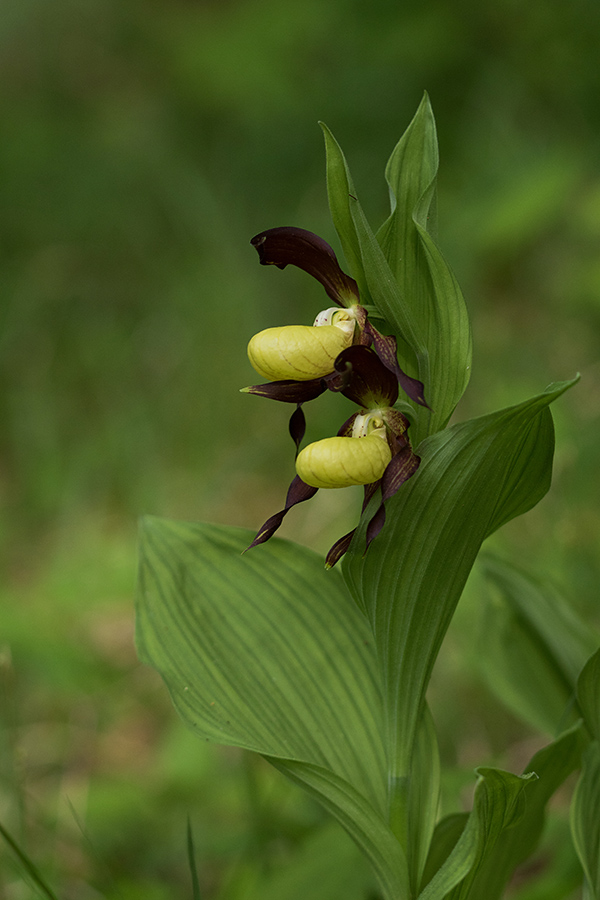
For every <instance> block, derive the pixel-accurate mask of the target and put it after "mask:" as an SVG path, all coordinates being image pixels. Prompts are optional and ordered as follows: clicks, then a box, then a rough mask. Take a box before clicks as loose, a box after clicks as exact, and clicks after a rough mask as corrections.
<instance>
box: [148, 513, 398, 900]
mask: <svg viewBox="0 0 600 900" xmlns="http://www.w3.org/2000/svg"><path fill="white" fill-rule="evenodd" d="M252 537H253V535H252V533H250V532H248V531H245V530H243V529H237V528H226V527H219V526H214V525H191V524H186V523H178V522H171V521H167V520H162V519H155V518H146V519H144V520H143V523H142V532H141V551H140V558H141V561H140V576H139V592H138V609H137V612H138V615H137V644H138V650H139V653H140V657H141V658H142V659H143V660H144V661H145V662H147V663H149V664H150V665H152V666H154V667H155V668H156V669H157V670H158V671H159V672H160V674H161V675H162V677H163V679H164V681H165V682H166V684H167V687H168V688H169V691H170V693H171V696H172V699H173V702H174V704H175V707H176V709H177V710H178V712H179V713H180V715H181V716H182V718H183V720H184V722H185V723H186V724H187V725H188V726H189V727H190V728H192V729H193V730H195V731H196V732H197V733H198V735H199V736H201V737H203V738H205V739H207V740H213V741H217V742H219V743H223V744H231V745H235V746H239V747H245V748H247V749H249V750H254V751H256V752H258V753H261V754H263V755H264V756H266V757H267V758H269V759H270V760H271V761H272V762H273V763H274V764H275V765H277V767H278V768H280V769H282V770H283V771H285V772H286V774H287V775H288V776H289V777H291V778H293V779H294V780H296V781H299V782H301V783H302V784H303V785H304V787H306V788H307V789H308V790H310V791H311V792H312V793H314V794H315V795H316V796H318V797H319V799H320V800H321V802H323V803H324V804H325V806H326V807H327V808H328V809H329V810H330V811H331V812H332V813H333V814H334V815H336V816H337V818H338V819H339V820H340V821H341V822H342V824H343V825H344V826H345V827H346V828H347V830H348V831H349V833H350V834H351V835H352V837H354V839H355V840H356V841H357V843H358V844H359V846H361V848H362V849H363V851H364V852H365V853H367V854H370V859H371V862H372V863H373V865H374V867H375V869H376V872H377V874H378V877H379V878H380V880H381V882H382V885H383V886H384V889H385V890H386V891H388V894H386V896H390V897H391V896H392V894H390V893H389V891H390V890H391V889H392V888H391V886H392V885H395V887H396V889H397V888H398V885H402V884H403V880H404V879H405V863H404V857H403V853H402V850H401V848H400V846H399V844H398V843H397V841H396V840H395V838H394V837H393V835H392V833H391V832H390V830H389V828H388V827H387V825H386V823H385V815H386V775H385V759H384V751H383V746H382V740H381V730H382V711H381V692H380V685H379V682H378V676H377V670H376V664H375V659H374V648H373V641H372V636H371V634H370V631H369V628H368V625H367V623H366V621H365V620H364V618H363V617H362V616H361V614H360V613H359V611H358V610H357V608H356V606H355V604H353V602H352V600H351V598H350V597H349V596H348V592H347V591H346V589H345V587H344V583H343V580H342V578H341V577H340V576H339V575H338V574H337V573H336V572H326V571H325V569H324V567H323V560H322V559H321V557H319V556H317V555H316V554H314V553H312V552H310V551H308V550H306V549H304V548H301V547H298V546H295V545H294V544H291V543H288V542H286V541H281V540H271V541H270V542H269V543H268V544H266V545H263V546H261V547H259V548H257V549H255V550H254V551H253V552H252V553H248V554H245V555H242V551H243V550H244V549H245V548H246V547H247V546H248V545H249V543H250V541H251V540H252ZM374 835H376V836H377V840H376V841H375V842H374V838H373V836H374Z"/></svg>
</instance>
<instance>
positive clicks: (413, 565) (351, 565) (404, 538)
mask: <svg viewBox="0 0 600 900" xmlns="http://www.w3.org/2000/svg"><path fill="white" fill-rule="evenodd" d="M570 384H572V382H568V383H564V384H560V385H555V386H554V387H552V388H549V389H548V390H547V391H546V392H544V393H542V394H539V395H537V396H536V397H533V398H532V399H531V400H527V401H525V402H524V403H521V404H519V405H517V406H513V407H510V408H508V409H505V410H500V411H499V412H496V413H493V414H491V415H488V416H483V417H481V418H479V419H473V420H471V421H469V422H465V423H463V424H459V425H455V426H453V427H452V428H449V429H446V430H445V431H442V432H438V433H437V434H435V435H433V436H432V437H431V438H429V439H428V440H427V441H425V442H424V443H423V444H422V446H421V447H420V451H419V452H420V454H421V456H422V462H421V465H420V467H419V470H418V471H417V473H416V474H415V475H414V476H413V477H412V478H411V479H410V481H408V482H407V483H406V484H404V485H403V486H402V487H401V489H400V490H399V491H398V493H397V494H396V495H395V497H393V498H392V500H391V501H389V502H388V504H386V505H387V507H388V514H387V520H386V524H385V527H384V528H383V530H382V532H381V534H380V535H379V536H378V537H377V538H376V539H375V541H373V543H372V544H371V546H370V548H369V550H368V552H367V553H366V555H364V534H365V529H366V525H365V523H364V522H363V523H362V524H361V528H360V529H359V531H358V532H357V534H356V536H355V539H354V541H353V544H352V546H351V548H350V552H349V554H348V555H347V557H346V562H345V565H344V575H345V578H346V580H347V583H348V585H349V587H350V589H351V591H352V593H353V595H354V597H355V599H356V601H357V603H358V604H359V606H360V607H361V608H362V609H364V610H365V612H366V614H367V616H368V618H369V620H370V622H371V626H372V628H373V633H374V635H375V643H376V646H377V650H378V655H379V659H380V661H381V666H382V681H383V685H384V708H385V713H386V743H387V748H388V760H389V763H388V764H389V765H390V766H391V775H392V777H393V778H394V779H395V784H396V785H397V787H398V790H399V791H401V792H403V794H404V796H403V797H402V796H401V797H399V798H398V800H397V803H396V802H395V806H396V807H397V806H400V808H401V807H402V806H404V809H405V810H408V796H409V785H408V782H407V779H408V777H409V773H410V765H411V759H412V753H413V747H414V742H415V735H416V729H417V724H418V721H419V717H420V714H421V708H422V703H423V698H424V696H425V690H426V687H427V684H428V681H429V677H430V674H431V670H432V667H433V663H434V661H435V658H436V656H437V653H438V650H439V647H440V645H441V642H442V639H443V636H444V634H445V632H446V629H447V627H448V625H449V623H450V619H451V617H452V614H453V612H454V609H455V607H456V604H457V602H458V599H459V597H460V594H461V592H462V589H463V587H464V584H465V581H466V579H467V576H468V574H469V571H470V569H471V566H472V565H473V562H474V560H475V557H476V555H477V552H478V551H479V548H480V546H481V543H482V541H483V540H484V538H485V537H486V536H487V535H488V534H490V533H491V531H493V530H494V528H495V527H496V524H497V523H498V522H502V521H505V519H506V510H507V509H510V510H511V511H514V510H518V511H519V512H523V511H525V510H526V509H527V508H529V507H530V506H532V505H533V504H534V503H535V502H537V500H538V499H539V498H540V496H541V495H542V493H543V490H546V489H547V487H548V485H549V481H550V469H551V463H552V452H551V451H552V440H553V430H552V421H551V417H550V413H549V410H548V406H549V404H550V403H551V402H552V401H553V400H554V399H556V397H558V396H560V394H561V393H562V392H563V391H565V390H566V389H567V388H568V387H569V386H570ZM524 448H525V449H526V453H527V458H526V459H525V460H523V459H522V456H521V454H522V453H523V452H524ZM549 450H550V452H549ZM539 458H541V459H543V460H544V461H545V462H544V466H543V467H540V465H539ZM546 470H547V471H546ZM531 473H534V475H535V478H533V479H532V478H530V474H531ZM368 515H369V510H367V512H366V515H365V519H367V518H368ZM406 815H408V813H406ZM409 828H410V825H409V824H407V825H406V831H408V830H409ZM395 831H396V833H398V834H400V835H401V834H402V833H403V828H402V826H401V825H396V826H395Z"/></svg>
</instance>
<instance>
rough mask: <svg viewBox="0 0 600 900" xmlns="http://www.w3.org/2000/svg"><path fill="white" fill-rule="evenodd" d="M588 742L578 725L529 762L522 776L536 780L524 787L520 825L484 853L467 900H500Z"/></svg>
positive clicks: (533, 844) (580, 725) (536, 838)
mask: <svg viewBox="0 0 600 900" xmlns="http://www.w3.org/2000/svg"><path fill="white" fill-rule="evenodd" d="M586 742H587V738H586V736H585V732H584V730H583V727H582V724H581V721H579V722H578V723H577V725H575V726H574V727H573V728H571V729H570V730H569V731H566V732H564V733H563V734H562V735H561V736H560V737H559V738H557V740H556V741H553V743H551V744H548V746H547V747H544V748H543V749H542V750H540V751H539V752H538V753H536V754H535V756H534V757H533V758H532V759H531V760H530V762H529V763H528V765H527V766H526V767H525V774H527V773H534V774H535V775H536V776H537V780H533V781H532V782H531V784H528V786H527V802H526V803H525V805H524V809H523V814H522V816H521V818H520V819H519V821H518V822H517V823H516V824H515V825H514V826H512V827H511V828H509V829H507V830H505V831H503V832H502V834H500V835H499V837H498V839H497V841H496V842H495V844H494V845H493V846H492V847H490V848H489V849H488V851H487V852H486V853H485V855H484V857H483V859H482V862H481V865H480V867H479V870H478V871H477V874H476V875H475V878H474V880H473V883H472V885H471V887H470V890H469V893H468V895H467V896H468V898H469V900H500V898H501V897H502V896H503V893H504V889H505V887H506V884H507V883H508V881H509V879H510V877H511V875H512V874H513V872H514V870H515V869H516V867H517V866H518V865H520V863H522V862H524V861H525V860H526V859H527V858H528V857H529V856H530V855H531V854H532V853H533V852H534V850H535V848H536V847H537V845H538V843H539V839H540V837H541V834H542V829H543V827H544V818H545V810H546V805H547V803H548V801H549V800H550V798H551V797H552V795H553V794H554V793H555V791H556V790H557V789H558V788H559V787H560V785H561V784H562V783H563V782H564V781H565V779H566V778H567V777H568V776H569V775H570V774H571V772H573V771H574V770H575V769H577V768H578V767H579V766H580V765H581V756H582V753H583V750H584V748H585V745H586Z"/></svg>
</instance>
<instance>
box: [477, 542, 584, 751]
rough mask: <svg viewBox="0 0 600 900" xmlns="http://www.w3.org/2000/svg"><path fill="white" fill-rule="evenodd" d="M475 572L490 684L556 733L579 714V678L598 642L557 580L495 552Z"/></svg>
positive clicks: (505, 700) (482, 655) (536, 722)
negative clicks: (552, 581)
mask: <svg viewBox="0 0 600 900" xmlns="http://www.w3.org/2000/svg"><path fill="white" fill-rule="evenodd" d="M477 569H478V572H480V573H482V574H483V576H484V578H483V579H482V582H481V587H482V589H483V593H482V598H481V599H482V620H481V627H480V633H479V638H478V643H479V647H480V651H481V652H480V653H479V659H480V662H481V666H482V669H483V671H484V673H485V675H486V677H487V681H488V683H489V686H490V688H491V690H493V691H494V693H495V694H496V695H497V696H498V698H499V699H500V700H501V701H502V702H503V703H504V704H505V705H506V706H507V707H508V708H509V709H511V710H512V711H513V712H514V713H516V714H517V715H519V716H521V717H522V718H523V720H524V721H525V722H527V723H529V724H532V725H535V726H536V727H537V728H539V729H540V730H542V731H546V732H548V733H549V734H555V733H556V731H557V728H558V726H559V723H561V724H562V725H563V727H564V725H565V724H566V723H567V722H568V721H569V718H570V719H571V720H572V721H575V719H577V717H578V716H579V711H578V709H577V705H576V704H575V703H574V692H575V684H576V679H577V675H578V673H579V672H580V670H581V668H582V666H583V664H584V662H585V660H586V659H587V658H588V656H589V655H590V653H591V652H592V651H593V649H594V648H595V646H597V639H596V637H595V635H594V633H593V632H592V630H591V628H590V627H589V626H588V625H586V624H585V623H584V622H582V621H581V620H580V619H579V618H578V616H577V615H576V613H575V612H574V610H573V609H572V608H571V607H570V606H569V605H568V604H567V603H566V602H565V600H564V599H563V598H562V597H561V596H560V595H559V594H558V592H557V591H556V590H555V589H554V588H553V587H552V586H551V585H549V584H546V583H543V582H540V581H539V580H536V579H535V578H533V577H532V576H530V575H528V574H526V573H524V572H522V571H520V570H519V569H518V568H516V567H515V566H512V565H511V564H510V563H508V562H506V561H504V560H501V559H498V558H497V557H494V556H492V555H489V554H483V555H482V557H481V558H480V561H479V563H478V566H477ZM486 588H487V590H486Z"/></svg>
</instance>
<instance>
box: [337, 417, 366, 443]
mask: <svg viewBox="0 0 600 900" xmlns="http://www.w3.org/2000/svg"><path fill="white" fill-rule="evenodd" d="M358 415H360V413H357V412H355V413H352V415H351V416H350V418H349V419H346V421H345V422H344V424H343V425H342V426H341V428H340V429H339V431H338V433H337V436H338V437H350V436H351V434H352V428H353V426H354V422H355V421H356V417H357V416H358Z"/></svg>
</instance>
